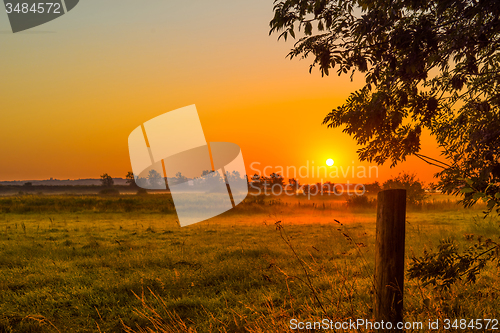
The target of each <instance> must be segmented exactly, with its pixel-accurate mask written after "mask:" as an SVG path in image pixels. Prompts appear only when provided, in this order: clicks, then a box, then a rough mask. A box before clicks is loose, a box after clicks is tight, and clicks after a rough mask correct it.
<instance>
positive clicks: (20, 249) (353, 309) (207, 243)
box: [0, 195, 500, 333]
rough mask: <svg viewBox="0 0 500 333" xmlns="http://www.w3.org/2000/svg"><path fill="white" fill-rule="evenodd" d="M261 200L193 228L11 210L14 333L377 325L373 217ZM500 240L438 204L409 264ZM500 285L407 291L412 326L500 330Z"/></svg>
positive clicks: (81, 201) (162, 217) (78, 204)
mask: <svg viewBox="0 0 500 333" xmlns="http://www.w3.org/2000/svg"><path fill="white" fill-rule="evenodd" d="M250 199H254V198H250ZM250 199H249V200H247V201H246V202H245V203H243V204H242V205H240V206H238V207H237V209H235V210H233V211H230V212H227V213H225V214H223V215H221V216H219V217H216V218H213V219H211V220H209V221H205V222H202V223H198V224H195V225H192V226H189V227H184V228H180V227H178V225H177V221H176V215H175V211H174V209H173V206H172V204H171V201H170V198H169V197H168V196H167V195H148V196H120V197H99V196H47V195H45V196H43V195H42V196H31V195H24V196H15V197H2V198H0V332H107V333H112V332H247V331H249V332H286V331H290V329H289V324H290V320H291V319H292V318H296V319H300V320H302V321H306V320H311V321H318V320H321V319H322V318H330V319H332V320H337V321H341V320H348V319H358V318H365V319H372V318H373V314H372V307H373V292H372V281H373V280H372V276H373V273H374V254H373V253H374V243H375V210H374V208H373V207H350V208H349V207H347V206H346V203H345V201H344V200H343V199H342V198H336V197H326V198H325V197H315V198H313V200H310V201H309V200H304V198H296V197H292V198H290V197H282V198H266V199H265V200H262V201H256V200H250ZM335 220H337V221H339V222H340V223H341V224H340V223H337V222H335ZM278 226H280V227H279V228H278ZM465 234H467V235H470V234H474V236H473V237H470V236H468V237H467V238H466V237H464V235H465ZM499 235H500V232H499V221H498V219H496V218H493V217H489V218H486V219H483V216H482V212H481V207H476V208H474V209H467V210H466V209H463V208H460V206H458V205H456V204H455V203H454V198H448V197H443V196H442V195H440V196H439V197H438V196H435V197H431V198H429V199H428V201H427V203H426V204H424V205H423V206H422V207H420V208H419V209H415V210H411V209H410V210H409V211H408V213H407V242H406V256H407V260H406V262H407V264H408V263H409V262H410V260H409V258H410V257H411V256H412V255H416V256H420V255H422V254H423V252H424V251H425V250H426V249H432V248H435V247H436V246H437V245H438V244H439V240H441V239H444V238H448V237H451V238H453V239H455V240H456V241H457V242H458V243H459V244H460V246H462V247H468V246H471V245H473V244H474V242H476V239H477V237H478V236H482V237H487V238H491V239H493V240H494V241H498V237H499ZM498 273H499V272H498V269H497V268H496V267H493V266H492V267H488V269H487V271H486V272H485V273H484V274H482V275H481V276H480V278H479V279H478V281H477V282H476V283H475V284H472V285H470V284H463V283H459V284H457V285H454V286H453V287H452V288H451V290H449V291H435V290H433V289H432V288H431V287H422V286H421V285H420V284H419V283H417V281H413V280H411V281H409V280H407V281H406V282H405V283H406V285H405V310H404V315H405V320H406V321H423V322H427V320H428V319H434V320H435V319H445V318H465V319H476V318H500V300H499V298H498V296H499V294H500V289H499V288H500V287H498V286H499V278H498V276H499V274H498ZM465 331H467V330H465Z"/></svg>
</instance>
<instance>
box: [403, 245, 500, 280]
mask: <svg viewBox="0 0 500 333" xmlns="http://www.w3.org/2000/svg"><path fill="white" fill-rule="evenodd" d="M498 250H499V247H498V244H497V243H495V242H492V241H491V239H488V240H486V241H485V242H479V243H477V244H475V245H474V246H471V247H469V248H468V249H467V250H466V251H465V252H463V253H460V252H459V248H458V246H457V245H456V244H455V242H454V241H453V240H451V239H446V240H443V241H441V242H440V244H439V246H438V251H437V252H424V255H423V256H422V257H420V258H416V257H412V262H411V263H410V268H409V270H408V275H409V278H410V279H419V280H421V281H422V282H423V283H424V286H425V285H427V284H430V285H432V286H434V287H435V288H437V289H449V288H450V286H451V285H452V284H454V283H456V282H458V281H461V280H464V281H465V282H466V283H467V282H469V283H474V282H476V279H477V275H478V274H479V273H480V272H481V271H482V270H483V268H485V267H486V264H487V263H488V261H496V264H497V267H498V266H500V261H499V256H498Z"/></svg>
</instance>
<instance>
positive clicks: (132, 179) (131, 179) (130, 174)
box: [125, 171, 137, 188]
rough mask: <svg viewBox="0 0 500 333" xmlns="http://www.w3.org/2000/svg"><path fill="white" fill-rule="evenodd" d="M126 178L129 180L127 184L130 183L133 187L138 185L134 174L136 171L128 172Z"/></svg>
mask: <svg viewBox="0 0 500 333" xmlns="http://www.w3.org/2000/svg"><path fill="white" fill-rule="evenodd" d="M125 179H126V180H127V184H129V186H130V187H132V188H136V187H137V184H136V183H135V176H134V173H133V172H132V171H129V172H127V175H126V176H125Z"/></svg>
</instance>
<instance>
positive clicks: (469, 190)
mask: <svg viewBox="0 0 500 333" xmlns="http://www.w3.org/2000/svg"><path fill="white" fill-rule="evenodd" d="M460 192H462V193H472V192H474V190H473V189H471V188H470V187H464V188H463V189H461V190H460Z"/></svg>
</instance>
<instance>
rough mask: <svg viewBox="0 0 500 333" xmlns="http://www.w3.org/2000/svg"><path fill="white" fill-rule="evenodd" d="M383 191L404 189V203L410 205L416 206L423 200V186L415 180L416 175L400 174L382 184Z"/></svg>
mask: <svg viewBox="0 0 500 333" xmlns="http://www.w3.org/2000/svg"><path fill="white" fill-rule="evenodd" d="M383 188H384V190H389V189H405V190H406V202H407V203H408V204H410V205H418V204H420V203H422V201H423V200H424V199H425V190H424V184H423V183H422V182H421V181H420V180H418V179H417V175H415V174H408V173H400V174H399V175H397V176H396V177H394V178H392V179H389V180H387V181H385V182H384V185H383Z"/></svg>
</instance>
